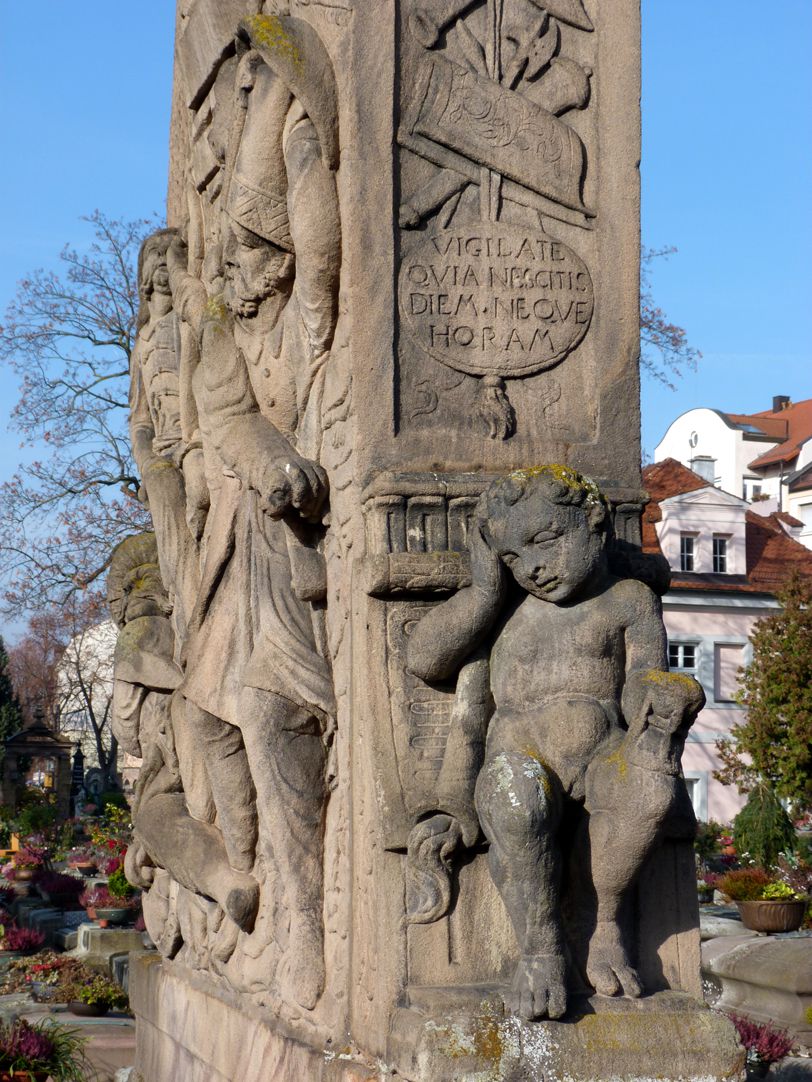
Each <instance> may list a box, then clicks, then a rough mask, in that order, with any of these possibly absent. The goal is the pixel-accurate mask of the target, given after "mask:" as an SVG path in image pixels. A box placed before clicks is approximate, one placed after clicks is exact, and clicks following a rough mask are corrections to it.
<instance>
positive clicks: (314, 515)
mask: <svg viewBox="0 0 812 1082" xmlns="http://www.w3.org/2000/svg"><path fill="white" fill-rule="evenodd" d="M271 31H273V33H279V32H281V33H284V34H285V35H286V40H289V42H291V43H293V44H292V45H291V48H290V49H285V50H280V49H273V48H271V47H270V46H269V45H268V41H269V34H270V33H271ZM243 39H244V43H245V44H248V45H250V46H252V47H251V48H250V50H249V51H248V52H247V53H245V55H244V56H243V58H242V60H241V63H240V65H239V69H238V76H237V81H238V88H237V89H238V94H239V101H238V106H239V107H238V110H237V129H236V132H235V134H234V138H233V140H232V146H234V147H236V150H235V151H234V158H233V160H232V161H231V162H230V163H229V165H230V183H229V185H228V189H227V191H226V192H225V193H224V198H225V215H224V219H223V232H224V237H223V250H224V262H225V268H224V272H225V273H224V278H225V291H224V295H223V298H222V300H220V299H219V298H214V299H209V300H207V298H206V297H205V294H204V291H203V286H202V283H199V282H197V283H196V282H195V281H194V280H193V279H191V278H190V276H189V275H188V273H187V272H186V270H185V263H186V260H185V253H184V252H183V249H182V246H181V245H180V244H177V245H175V246H174V247H173V250H172V252H171V253H170V267H171V271H172V279H173V284H174V283H175V282H177V289H178V294H179V295H183V298H184V300H183V303H182V310H183V313H184V317H185V318H188V319H189V320H190V321H191V322H193V323H195V322H196V323H197V326H198V329H199V334H200V358H201V359H200V366H199V369H198V373H197V375H196V377H195V388H196V396H197V404H198V407H199V410H200V419H201V429H202V431H203V433H204V440H209V441H210V447H211V448H213V450H214V452H215V453H216V456H217V458H218V460H219V463H220V469H221V470H222V471H223V472H224V475H225V476H224V477H223V481H222V485H221V486H220V490H219V493H218V495H217V500H216V504H215V506H214V509H213V512H212V516H211V517H212V523H213V524H212V527H211V529H210V530H208V531H207V535H206V542H205V544H206V559H205V565H204V569H203V574H202V585H201V589H200V594H199V598H198V602H197V605H196V608H195V611H194V614H193V617H192V620H191V623H190V635H189V643H188V648H187V658H188V662H187V674H186V679H185V681H184V684H183V688H182V690H183V693H184V695H185V696H186V697H187V699H188V701H189V704H190V707H189V709H190V711H191V713H190V715H189V716H190V720H191V721H192V724H193V725H194V727H195V730H196V732H197V733H198V734H199V737H200V738H201V740H202V744H203V747H204V748H205V750H206V754H207V762H208V764H209V776H210V778H211V784H212V790H213V795H214V801H215V804H216V807H217V812H218V822H219V823H220V825H221V827H222V830H223V834H224V838H225V843H226V846H227V849H228V853H229V858H230V860H231V863H232V866H233V867H234V868H235V869H238V870H240V871H250V870H252V869H253V870H255V872H256V874H257V875H258V876H259V877H260V878H261V879H263V880H264V881H265V882H266V885H267V888H268V890H276V891H277V892H278V894H279V895H280V896H281V901H282V906H281V910H282V912H283V913H284V914H285V915H286V920H287V924H286V926H284V925H283V926H281V927H277V928H275V929H274V930H273V938H274V939H275V940H276V941H277V942H282V943H283V944H284V945H285V949H284V951H283V957H282V963H281V968H280V971H279V973H278V984H279V987H280V988H281V990H282V994H283V995H284V996H288V997H290V998H292V999H293V1000H295V1002H297V1003H298V1004H300V1005H301V1006H303V1007H306V1008H312V1007H313V1006H314V1005H315V1003H316V1002H317V1000H318V998H319V997H320V995H321V992H322V990H323V985H324V950H323V923H322V904H323V902H322V898H323V867H322V865H323V839H322V833H323V820H324V810H325V802H326V795H327V790H326V777H325V774H326V758H327V742H328V740H329V738H330V735H331V732H332V727H333V724H334V715H335V705H334V695H333V686H332V676H331V671H330V664H329V661H328V658H327V650H326V645H325V635H324V628H323V620H324V596H325V592H326V583H325V569H324V561H323V557H322V555H321V552H320V549H319V546H320V540H321V536H322V534H323V527H322V526H321V517H322V514H323V511H324V506H325V500H326V495H327V478H326V475H325V473H324V471H323V470H322V469H321V467H320V466H319V465H318V463H317V461H316V458H317V455H318V453H319V443H320V403H321V387H322V383H323V379H324V366H325V363H326V362H327V359H328V351H329V347H330V344H331V340H332V335H333V330H334V327H335V318H336V302H337V292H338V271H339V264H340V228H339V218H338V207H337V198H336V188H335V179H334V175H333V171H334V169H335V167H336V165H337V115H336V110H335V87H334V84H333V82H332V68H331V67H330V62H329V59H328V57H327V54H326V52H325V50H324V46H323V45H322V43H321V41H320V39H319V38H318V36H317V35H316V34H315V32H314V31H313V30H312V28H310V27H309V26H308V25H307V24H305V23H303V22H301V21H300V20H297V19H294V18H287V17H280V18H274V19H270V20H269V19H266V18H265V17H263V16H256V17H255V18H252V19H249V20H246V22H245V24H244V30H243ZM243 744H244V746H245V749H246V750H247V762H248V763H249V764H250V770H248V769H245V770H244V769H243V767H242V765H240V763H239V762H238V761H237V760H236V759H235V758H234V756H233V752H234V750H235V749H238V748H241V747H242V745H243ZM252 815H253V816H255V823H256V826H255V829H254V830H251V829H250V828H249V829H246V822H247V821H248V819H249V818H250V817H251V816H252ZM257 832H258V834H259V843H258V844H257V843H256V835H257ZM254 938H255V939H258V940H260V941H261V940H262V935H261V934H259V932H258V933H255V936H254ZM260 945H261V942H260ZM245 949H246V951H247V952H248V953H249V954H250V953H251V952H252V951H256V950H257V947H255V946H252V945H251V944H246V946H245ZM262 964H263V963H262V958H261V956H258V966H259V967H260V968H261V966H262ZM271 976H272V974H270V973H267V972H266V973H265V975H264V981H265V984H266V985H267V983H268V982H269V981H270V979H271Z"/></svg>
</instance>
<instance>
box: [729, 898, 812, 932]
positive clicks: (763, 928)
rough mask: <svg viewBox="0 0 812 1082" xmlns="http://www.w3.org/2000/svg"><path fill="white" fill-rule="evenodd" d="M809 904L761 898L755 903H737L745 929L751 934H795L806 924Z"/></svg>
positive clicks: (801, 901)
mask: <svg viewBox="0 0 812 1082" xmlns="http://www.w3.org/2000/svg"><path fill="white" fill-rule="evenodd" d="M806 906H807V902H806V899H805V898H801V899H799V900H797V901H796V900H785V899H775V900H773V899H772V898H759V899H758V900H757V901H754V902H736V908H737V909H738V911H739V916H740V917H741V919H742V924H743V925H744V926H745V928H749V929H750V931H751V932H794V931H796V930H797V929H798V928H800V927H801V925H802V924H803V922H804V914H805V913H806Z"/></svg>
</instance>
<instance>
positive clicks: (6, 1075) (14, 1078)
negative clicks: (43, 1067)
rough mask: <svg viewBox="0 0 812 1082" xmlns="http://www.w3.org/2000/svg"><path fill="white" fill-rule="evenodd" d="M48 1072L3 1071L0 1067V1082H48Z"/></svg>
mask: <svg viewBox="0 0 812 1082" xmlns="http://www.w3.org/2000/svg"><path fill="white" fill-rule="evenodd" d="M50 1077H51V1075H50V1072H48V1071H20V1070H17V1071H5V1070H3V1068H2V1067H0V1082H48V1079H49V1078H50Z"/></svg>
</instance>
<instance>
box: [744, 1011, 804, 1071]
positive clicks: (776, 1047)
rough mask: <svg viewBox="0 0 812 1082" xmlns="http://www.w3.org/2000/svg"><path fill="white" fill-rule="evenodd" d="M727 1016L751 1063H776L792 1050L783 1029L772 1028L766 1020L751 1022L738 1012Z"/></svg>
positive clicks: (789, 1040) (790, 1042)
mask: <svg viewBox="0 0 812 1082" xmlns="http://www.w3.org/2000/svg"><path fill="white" fill-rule="evenodd" d="M729 1017H730V1021H731V1022H732V1023H733V1025H734V1026H735V1027H736V1032H737V1033H738V1035H739V1040H740V1041H741V1043H742V1044H743V1045H744V1048H745V1050H746V1051H747V1059H748V1060H749V1061H750V1062H751V1063H777V1062H778V1061H779V1060H781V1059H783V1058H784V1056H786V1055H788V1054H789V1052H790V1051H791V1050H792V1038H791V1037H790V1036H789V1034H787V1033H786V1032H785V1031H784V1030H783V1029H774V1028H773V1027H772V1026H770V1025H768V1024H767V1023H766V1022H764V1023H762V1022H753V1021H751V1020H750V1019H749V1018H744V1017H742V1016H741V1015H738V1014H731V1015H730V1016H729Z"/></svg>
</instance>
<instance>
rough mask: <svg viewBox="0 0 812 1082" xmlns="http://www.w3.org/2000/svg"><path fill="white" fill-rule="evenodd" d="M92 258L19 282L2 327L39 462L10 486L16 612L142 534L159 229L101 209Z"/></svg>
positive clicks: (6, 493)
mask: <svg viewBox="0 0 812 1082" xmlns="http://www.w3.org/2000/svg"><path fill="white" fill-rule="evenodd" d="M86 220H87V221H88V222H90V223H91V225H92V226H93V231H94V240H93V243H92V244H91V245H90V246H89V248H88V249H87V250H86V251H79V250H77V249H76V248H72V247H70V246H66V247H65V248H64V249H63V250H62V252H61V254H60V261H61V263H62V265H63V266H62V269H61V271H60V273H56V272H54V271H44V270H39V271H35V272H34V273H33V274H32V275H30V276H29V277H27V278H24V279H23V280H22V281H21V282H20V283H19V284H18V289H17V294H16V296H15V298H14V299H13V300H12V302H11V303H10V305H9V307H8V309H7V312H6V316H5V320H4V322H3V325H2V326H0V362H5V363H6V364H8V365H9V366H10V367H11V368H12V370H13V371H14V372H15V373H16V374H17V375H18V376H19V377H20V396H19V400H18V402H17V405H16V407H15V409H14V412H13V415H12V423H13V426H14V427H15V428H16V429H17V431H18V432H19V433H20V435H21V437H22V441H23V444H24V445H27V446H30V447H34V448H36V450H37V453H38V456H39V457H38V458H37V459H36V460H35V461H34V462H32V463H30V464H29V465H25V466H22V467H21V468H20V469H19V470H18V471H17V473H16V474H15V475H14V476H13V477H12V479H11V480H10V481H8V482H6V483H5V484H4V485H2V487H0V575H2V576H3V578H4V579H5V599H4V600H5V609H6V611H7V612H8V613H11V614H19V613H20V612H23V611H25V610H29V611H31V610H37V609H40V608H42V607H45V606H47V605H49V604H51V603H54V602H59V601H62V600H64V599H65V598H66V597H67V596H69V595H71V594H72V593H74V592H76V591H77V590H84V589H87V588H88V587H91V586H92V585H93V584H94V583H97V582H98V580H99V578H100V576H102V574H103V572H104V570H105V569H106V567H107V563H108V560H109V555H110V550H111V548H112V547H113V545H114V544H115V543H116V542H117V541H118V540H120V539H121V538H122V537H124V536H126V535H127V534H129V533H132V532H134V531H136V530H139V529H143V528H144V527H145V526H146V525H147V524H148V522H149V516H148V514H147V513H146V511H145V510H144V508H143V506H142V505H141V504H140V503H139V502H138V499H137V491H138V478H137V475H136V471H135V469H134V466H133V462H132V455H131V452H130V447H129V441H128V438H127V425H126V418H127V401H128V383H129V364H130V356H131V353H132V348H133V344H134V340H135V331H136V317H137V312H138V283H137V274H136V261H137V253H138V248H139V246H140V244H141V241H142V239H143V237H144V236H145V235H146V234H147V233H149V232H151V231H152V230H153V229H155V228H156V226H157V222H154V221H148V220H138V221H132V222H126V221H117V220H113V219H109V218H107V217H105V215H103V214H102V213H101V212H99V211H96V212H94V213H93V214H92V215H91V216H90V217H89V218H88V219H86Z"/></svg>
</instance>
